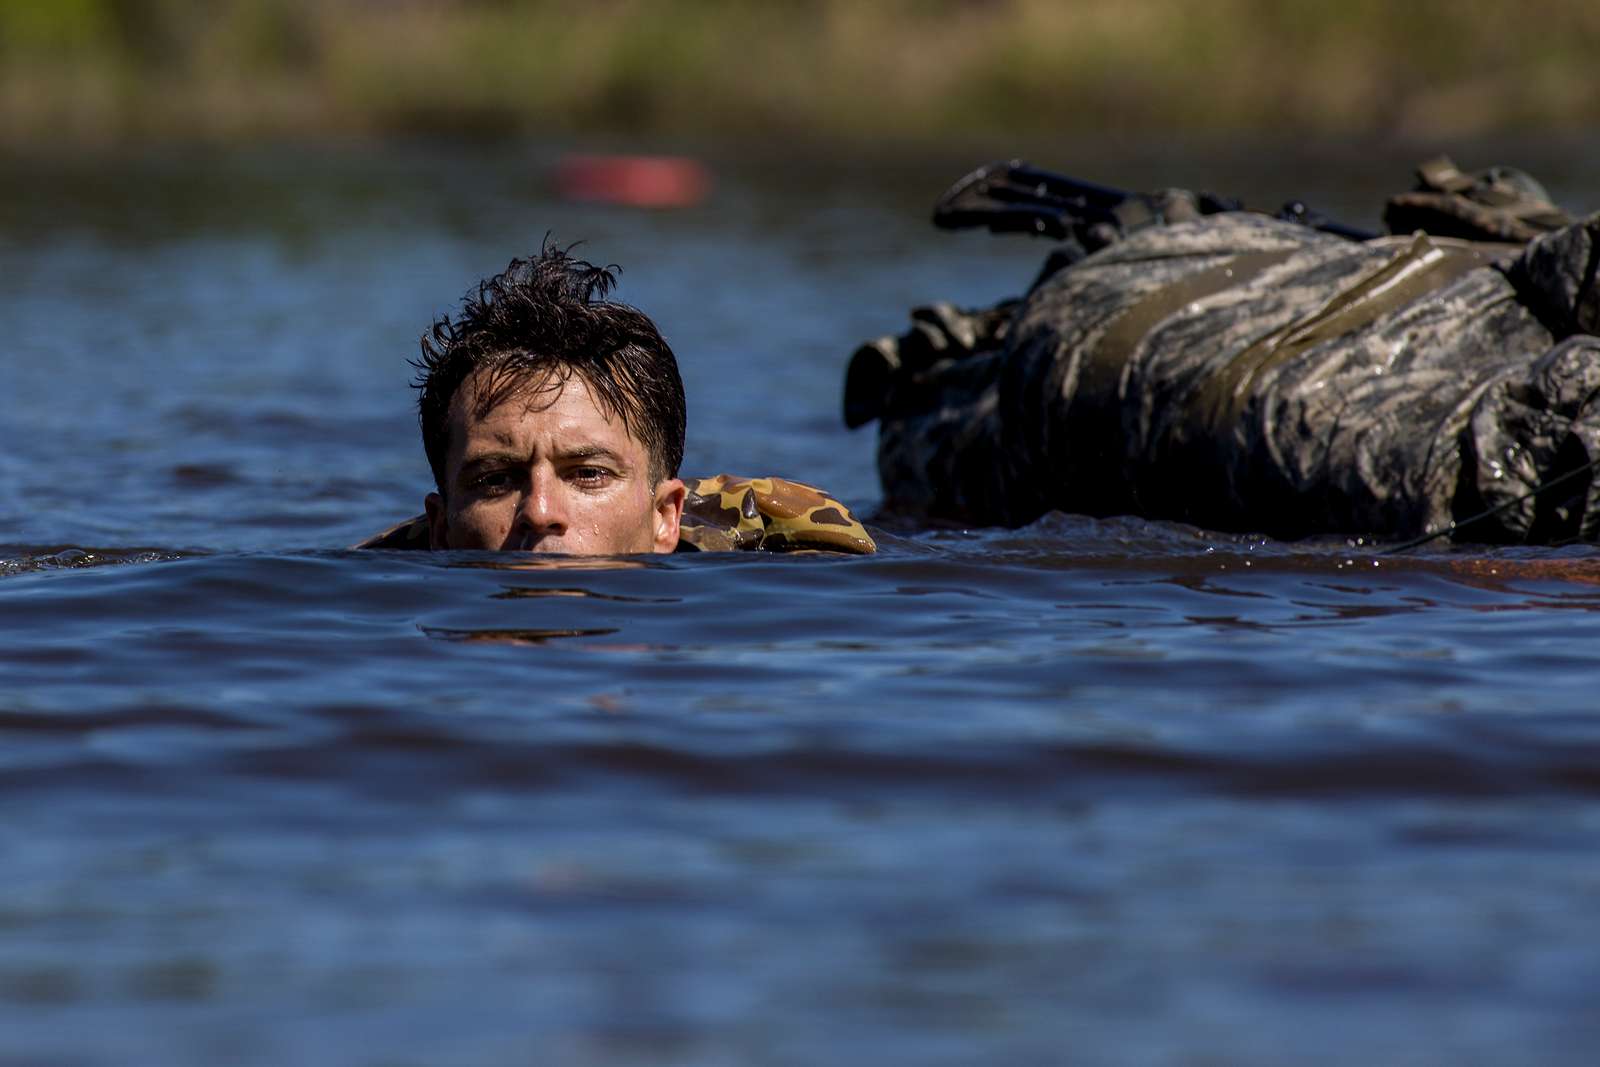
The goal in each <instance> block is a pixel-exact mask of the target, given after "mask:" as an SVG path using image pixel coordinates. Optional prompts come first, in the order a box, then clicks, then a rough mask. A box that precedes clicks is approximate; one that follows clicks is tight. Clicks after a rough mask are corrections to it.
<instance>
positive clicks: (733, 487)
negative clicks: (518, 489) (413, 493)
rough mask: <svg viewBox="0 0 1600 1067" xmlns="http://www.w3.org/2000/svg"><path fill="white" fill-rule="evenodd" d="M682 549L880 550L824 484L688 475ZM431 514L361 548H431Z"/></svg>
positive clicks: (416, 518) (848, 510)
mask: <svg viewBox="0 0 1600 1067" xmlns="http://www.w3.org/2000/svg"><path fill="white" fill-rule="evenodd" d="M684 486H685V488H686V489H687V490H688V493H687V495H686V496H685V497H684V503H683V520H682V523H681V525H680V527H679V541H678V551H679V552H724V551H734V550H746V551H753V550H756V549H761V550H764V551H768V552H793V551H825V552H850V553H855V554H862V555H864V554H867V553H871V552H876V551H877V546H876V545H875V544H874V543H873V540H872V536H871V535H870V534H868V533H867V530H866V527H864V526H862V525H861V523H859V522H857V521H856V518H855V516H854V515H852V514H851V513H850V509H849V508H847V507H845V506H844V505H843V504H842V503H840V502H839V501H837V500H835V499H833V498H832V497H830V496H828V495H827V494H826V493H824V492H823V491H822V490H820V489H817V488H815V487H813V486H809V485H804V484H802V483H800V482H791V481H788V480H787V479H784V478H735V477H733V476H732V475H728V474H719V475H717V476H715V477H712V478H685V479H684ZM428 541H429V539H428V520H427V518H426V517H425V516H422V515H418V516H416V517H415V518H412V519H407V520H406V521H405V522H402V523H399V524H397V525H395V526H391V527H390V528H389V529H387V530H385V531H383V532H382V533H379V534H375V535H373V536H372V537H369V538H367V539H366V540H365V541H362V542H361V543H360V544H358V545H355V546H354V547H355V548H385V549H426V548H427V547H428Z"/></svg>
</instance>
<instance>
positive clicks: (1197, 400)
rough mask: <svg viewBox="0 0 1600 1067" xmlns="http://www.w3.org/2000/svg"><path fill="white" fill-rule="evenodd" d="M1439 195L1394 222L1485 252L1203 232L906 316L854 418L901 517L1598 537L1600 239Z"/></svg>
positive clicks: (1275, 233) (1208, 226) (1440, 174)
mask: <svg viewBox="0 0 1600 1067" xmlns="http://www.w3.org/2000/svg"><path fill="white" fill-rule="evenodd" d="M1451 172H1453V173H1454V174H1455V175H1456V176H1458V177H1452V176H1451ZM1428 175H1431V177H1429V176H1428ZM1462 180H1465V181H1467V182H1469V184H1468V185H1465V186H1464V185H1462ZM1421 181H1422V182H1423V183H1432V185H1437V186H1439V188H1437V189H1428V190H1422V191H1421V193H1419V196H1420V195H1422V193H1426V195H1427V199H1416V198H1411V199H1405V196H1406V194H1402V197H1397V198H1396V201H1403V204H1402V208H1401V209H1399V210H1392V211H1391V213H1390V216H1389V217H1390V219H1391V222H1392V223H1393V224H1396V225H1400V224H1403V223H1404V222H1407V221H1409V220H1413V219H1416V218H1419V217H1420V216H1419V215H1418V214H1417V212H1418V211H1420V210H1421V209H1422V207H1423V206H1427V208H1428V210H1429V211H1432V212H1433V215H1431V216H1430V217H1431V218H1432V219H1434V220H1436V221H1437V220H1439V219H1448V220H1450V221H1451V225H1454V226H1456V227H1457V228H1456V229H1455V230H1454V231H1453V232H1455V233H1457V234H1465V235H1466V236H1468V237H1470V238H1473V239H1463V237H1460V236H1446V235H1442V234H1434V233H1422V232H1419V233H1417V234H1414V235H1410V234H1408V235H1391V236H1385V237H1379V238H1375V239H1372V240H1368V241H1352V240H1349V239H1346V238H1344V237H1340V236H1336V235H1334V234H1331V233H1326V232H1321V231H1318V230H1315V229H1312V228H1308V227H1306V226H1303V225H1299V224H1297V223H1295V222H1291V221H1286V220H1284V219H1278V218H1272V217H1268V216H1265V215H1260V214H1253V213H1249V212H1220V213H1215V214H1204V213H1202V214H1200V215H1199V216H1198V217H1193V218H1189V219H1184V220H1181V221H1168V220H1166V219H1162V220H1160V221H1157V222H1154V223H1152V224H1147V225H1142V226H1139V227H1136V228H1131V229H1127V230H1126V231H1118V232H1117V233H1116V234H1114V235H1113V236H1114V240H1112V241H1111V242H1110V243H1108V244H1107V245H1106V246H1104V247H1103V248H1101V249H1100V250H1099V251H1098V252H1095V253H1093V254H1090V255H1087V256H1084V257H1081V258H1075V259H1074V258H1069V260H1068V261H1067V262H1065V263H1060V264H1058V267H1057V269H1054V270H1051V271H1047V272H1045V273H1044V274H1043V275H1042V276H1041V278H1040V280H1039V281H1038V282H1036V283H1035V285H1034V287H1033V288H1032V289H1031V290H1030V291H1029V292H1028V293H1027V294H1026V296H1025V297H1023V298H1022V299H1020V300H1017V301H1010V302H1006V303H1003V304H1001V305H998V306H996V307H994V308H989V309H980V310H975V311H960V310H957V309H955V308H953V307H950V306H948V305H939V306H936V307H933V308H928V309H919V310H918V311H916V312H914V313H913V327H912V329H911V331H910V332H908V333H907V334H905V335H904V336H902V337H900V338H883V339H880V340H878V341H875V342H872V343H870V344H868V345H865V346H863V347H862V348H861V349H859V350H858V351H857V353H856V355H855V357H853V359H852V361H851V367H850V370H849V371H848V372H847V377H846V382H847V386H846V396H845V411H846V417H847V421H850V422H851V423H853V424H859V423H861V422H863V421H867V420H870V419H871V418H874V417H876V418H878V419H879V420H880V428H879V446H878V467H879V474H880V477H881V479H882V482H883V488H884V504H885V508H886V510H888V511H891V512H898V513H902V514H907V515H912V516H926V517H936V518H943V519H952V520H956V521H961V522H967V523H974V524H1000V525H1010V526H1016V525H1021V524H1025V523H1027V522H1030V521H1032V520H1033V519H1035V518H1037V517H1038V516H1039V515H1041V514H1043V513H1044V512H1046V511H1049V510H1063V511H1071V512H1078V513H1086V514H1091V515H1113V514H1138V515H1144V516H1147V517H1152V518H1165V519H1175V520H1181V521H1188V522H1193V523H1196V524H1199V525H1202V526H1207V527H1210V528H1214V529H1221V530H1238V531H1250V532H1259V533H1267V534H1272V535H1275V536H1279V537H1302V536H1308V535H1312V534H1331V533H1339V534H1353V535H1374V536H1379V537H1385V538H1392V539H1408V538H1415V537H1419V536H1423V535H1426V534H1429V533H1430V532H1433V531H1437V530H1441V529H1449V527H1450V524H1451V523H1452V522H1456V523H1463V522H1467V520H1471V521H1470V523H1469V524H1468V525H1466V526H1462V527H1461V528H1460V529H1458V530H1457V531H1456V536H1457V537H1458V538H1459V539H1462V540H1470V541H1478V542H1539V543H1550V542H1557V541H1563V540H1571V539H1582V540H1596V539H1600V487H1597V485H1596V481H1597V479H1596V478H1595V477H1594V476H1593V467H1592V466H1590V465H1592V464H1597V463H1600V401H1597V396H1600V337H1596V336H1595V335H1596V334H1597V333H1600V293H1597V289H1596V282H1595V273H1596V262H1597V260H1600V214H1597V215H1595V216H1591V217H1590V218H1588V219H1584V220H1581V221H1578V222H1571V221H1570V220H1568V219H1567V218H1566V216H1565V215H1564V214H1561V213H1560V211H1559V209H1556V208H1554V207H1553V206H1552V205H1550V204H1549V203H1548V201H1547V200H1545V199H1543V197H1542V190H1539V189H1538V187H1537V185H1536V183H1532V182H1531V179H1529V180H1526V181H1523V180H1521V179H1518V178H1517V177H1516V176H1515V174H1514V172H1510V171H1505V170H1498V171H1490V172H1484V174H1483V175H1480V176H1478V177H1476V178H1470V179H1468V178H1465V176H1461V175H1460V172H1459V171H1455V170H1454V168H1453V167H1451V168H1449V169H1448V170H1447V169H1446V168H1444V167H1442V166H1440V167H1425V169H1424V177H1423V178H1422V179H1421ZM1491 201H1498V202H1491ZM1536 205H1538V206H1536ZM1408 211H1409V212H1412V213H1411V214H1407V212H1408ZM1102 221H1103V220H1102ZM1436 228H1437V229H1441V230H1443V229H1448V228H1449V227H1448V226H1445V225H1437V226H1436ZM1531 230H1537V233H1535V234H1534V235H1533V236H1532V237H1531V239H1529V240H1528V241H1527V243H1526V244H1523V243H1522V242H1521V239H1517V240H1506V241H1501V242H1488V241H1485V240H1483V239H1482V238H1484V237H1487V236H1501V237H1506V238H1515V237H1516V235H1517V234H1520V233H1523V232H1529V231H1531ZM1567 475H1573V477H1570V478H1566V480H1565V481H1563V482H1562V483H1560V484H1559V485H1554V486H1553V487H1552V488H1551V490H1550V491H1548V492H1533V490H1535V489H1539V488H1541V487H1544V486H1549V485H1552V482H1553V480H1554V479H1558V478H1564V477H1565V476H1567ZM1486 512H1488V513H1492V514H1490V515H1489V517H1487V518H1484V517H1483V516H1484V514H1485V513H1486Z"/></svg>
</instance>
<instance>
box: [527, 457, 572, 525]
mask: <svg viewBox="0 0 1600 1067" xmlns="http://www.w3.org/2000/svg"><path fill="white" fill-rule="evenodd" d="M564 506H565V505H564V502H563V500H562V496H561V479H560V478H559V477H558V476H557V474H556V471H555V469H554V468H553V467H551V466H550V464H548V463H543V462H536V463H534V464H533V466H532V468H531V469H530V470H529V472H528V495H527V496H526V497H524V498H523V501H522V514H523V517H524V518H525V519H526V520H527V521H528V523H529V524H530V525H532V526H533V527H534V528H535V529H541V530H542V529H546V528H548V527H552V526H564V525H565V524H566V516H565V514H564V513H563V508H564Z"/></svg>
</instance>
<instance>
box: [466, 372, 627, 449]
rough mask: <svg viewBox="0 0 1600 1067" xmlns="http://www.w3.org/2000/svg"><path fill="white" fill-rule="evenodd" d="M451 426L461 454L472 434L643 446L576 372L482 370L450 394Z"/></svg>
mask: <svg viewBox="0 0 1600 1067" xmlns="http://www.w3.org/2000/svg"><path fill="white" fill-rule="evenodd" d="M449 426H450V444H451V451H452V452H454V453H456V454H458V455H459V454H460V452H461V450H462V449H463V448H465V447H466V445H467V444H468V442H469V441H472V440H482V439H485V438H492V439H495V440H502V441H509V440H510V439H512V438H516V437H521V436H524V435H527V434H531V433H561V434H563V435H568V436H575V437H584V438H589V439H590V440H591V441H592V442H593V443H605V444H608V445H610V446H611V447H613V448H617V447H620V446H624V445H626V446H631V447H633V448H636V449H641V450H642V449H643V447H644V446H643V445H642V444H641V443H640V442H639V441H638V440H637V439H636V438H635V437H634V436H633V435H632V434H631V433H629V432H628V429H627V426H626V425H625V424H624V423H623V421H622V419H621V418H619V417H618V416H617V415H616V414H615V413H614V412H612V411H610V410H608V409H607V407H606V406H605V404H604V402H603V401H602V400H601V399H600V397H599V395H598V394H597V393H595V392H594V390H592V389H591V388H590V387H589V383H588V382H587V381H586V380H585V379H584V377H583V376H582V375H581V374H576V373H571V374H568V375H566V376H565V377H562V376H561V375H559V374H557V373H555V372H545V373H541V374H534V375H520V376H516V377H510V378H507V377H503V376H498V375H494V374H492V373H489V372H485V371H478V372H476V373H474V374H472V375H471V376H469V377H468V378H467V379H466V380H465V381H463V382H462V383H461V386H460V388H458V389H457V390H456V392H455V395H454V396H453V397H451V399H450V418H449Z"/></svg>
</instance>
